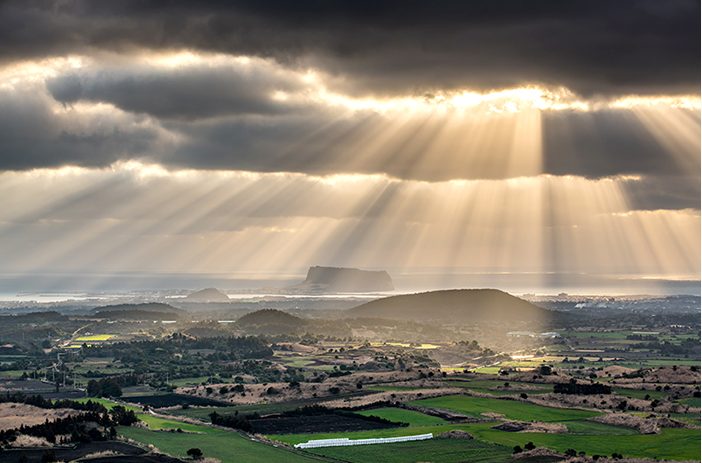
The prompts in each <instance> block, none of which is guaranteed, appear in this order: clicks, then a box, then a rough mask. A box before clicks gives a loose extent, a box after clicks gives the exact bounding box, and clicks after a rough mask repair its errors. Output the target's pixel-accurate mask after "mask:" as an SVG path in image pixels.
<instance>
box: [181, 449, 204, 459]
mask: <svg viewBox="0 0 702 463" xmlns="http://www.w3.org/2000/svg"><path fill="white" fill-rule="evenodd" d="M185 453H187V454H188V455H190V456H191V457H192V458H193V459H194V460H199V459H200V458H202V450H200V449H199V448H196V447H194V448H191V449H190V450H188V451H187V452H185Z"/></svg>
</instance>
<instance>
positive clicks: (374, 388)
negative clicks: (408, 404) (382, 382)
mask: <svg viewBox="0 0 702 463" xmlns="http://www.w3.org/2000/svg"><path fill="white" fill-rule="evenodd" d="M415 389H419V388H416V387H405V386H371V387H369V388H368V390H369V391H414V390H415Z"/></svg>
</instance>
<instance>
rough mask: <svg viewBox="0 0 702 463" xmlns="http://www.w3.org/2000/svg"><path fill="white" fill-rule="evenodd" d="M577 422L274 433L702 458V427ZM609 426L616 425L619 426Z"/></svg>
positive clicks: (287, 438) (292, 438) (294, 438)
mask: <svg viewBox="0 0 702 463" xmlns="http://www.w3.org/2000/svg"><path fill="white" fill-rule="evenodd" d="M573 423H577V424H576V425H575V426H574V430H575V431H587V432H588V434H544V433H509V432H504V431H499V430H497V429H490V428H491V427H492V426H494V425H495V423H475V424H455V425H451V424H447V425H438V426H424V427H413V428H395V429H382V430H377V431H361V432H350V433H334V434H331V433H330V434H294V435H284V436H271V437H272V438H273V439H275V440H279V441H282V442H287V443H290V444H297V443H300V442H307V441H308V440H310V439H333V438H339V437H346V438H349V439H367V438H371V437H397V436H410V435H415V434H424V433H429V432H431V433H433V434H434V435H437V434H440V433H442V432H445V431H450V430H452V429H460V430H463V431H466V432H469V433H471V434H473V435H474V436H475V437H476V438H477V439H479V440H482V441H484V442H487V443H496V444H499V445H503V446H506V447H508V448H513V447H514V446H515V445H520V446H522V447H524V445H525V444H526V443H527V442H533V443H534V444H535V445H536V446H538V447H541V446H543V447H548V448H550V449H553V450H558V451H560V452H565V451H566V450H568V449H571V448H572V449H575V450H577V451H578V452H580V451H584V452H585V453H587V455H594V454H598V455H611V454H612V453H614V452H616V453H621V454H623V455H625V456H627V455H628V456H632V457H636V458H658V459H667V460H678V461H683V460H699V455H700V431H699V430H697V429H663V430H662V431H661V434H657V435H656V434H653V435H641V434H630V433H629V431H628V430H626V429H616V427H614V426H612V427H600V426H592V425H591V423H587V422H581V421H577V422H567V423H566V425H571V424H573ZM578 426H580V427H578ZM609 428H615V429H616V430H613V429H609ZM605 429H609V430H610V431H612V432H616V433H617V434H616V435H612V434H602V432H603V430H605ZM425 442H426V441H425ZM464 442H465V441H464ZM354 448H358V447H354ZM325 455H329V456H331V454H326V453H325ZM415 461H416V460H415ZM420 461H421V460H420ZM430 461H431V460H430Z"/></svg>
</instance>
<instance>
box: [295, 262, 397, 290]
mask: <svg viewBox="0 0 702 463" xmlns="http://www.w3.org/2000/svg"><path fill="white" fill-rule="evenodd" d="M394 289H395V287H394V286H393V284H392V278H390V275H388V272H386V271H385V270H359V269H357V268H337V267H310V269H309V270H308V271H307V278H305V281H303V282H302V283H300V284H299V285H295V286H289V287H287V288H284V290H285V291H295V292H298V291H299V292H338V293H362V292H375V291H392V290H394Z"/></svg>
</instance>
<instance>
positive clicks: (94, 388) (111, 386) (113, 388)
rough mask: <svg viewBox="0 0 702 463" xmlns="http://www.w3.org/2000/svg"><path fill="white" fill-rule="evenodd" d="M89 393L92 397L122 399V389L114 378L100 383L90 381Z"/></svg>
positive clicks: (101, 380)
mask: <svg viewBox="0 0 702 463" xmlns="http://www.w3.org/2000/svg"><path fill="white" fill-rule="evenodd" d="M87 393H88V395H89V396H90V397H121V396H122V388H121V387H120V385H119V383H118V382H117V380H116V379H115V378H114V377H109V378H102V379H100V380H99V381H96V380H94V379H91V380H90V381H88V388H87Z"/></svg>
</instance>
